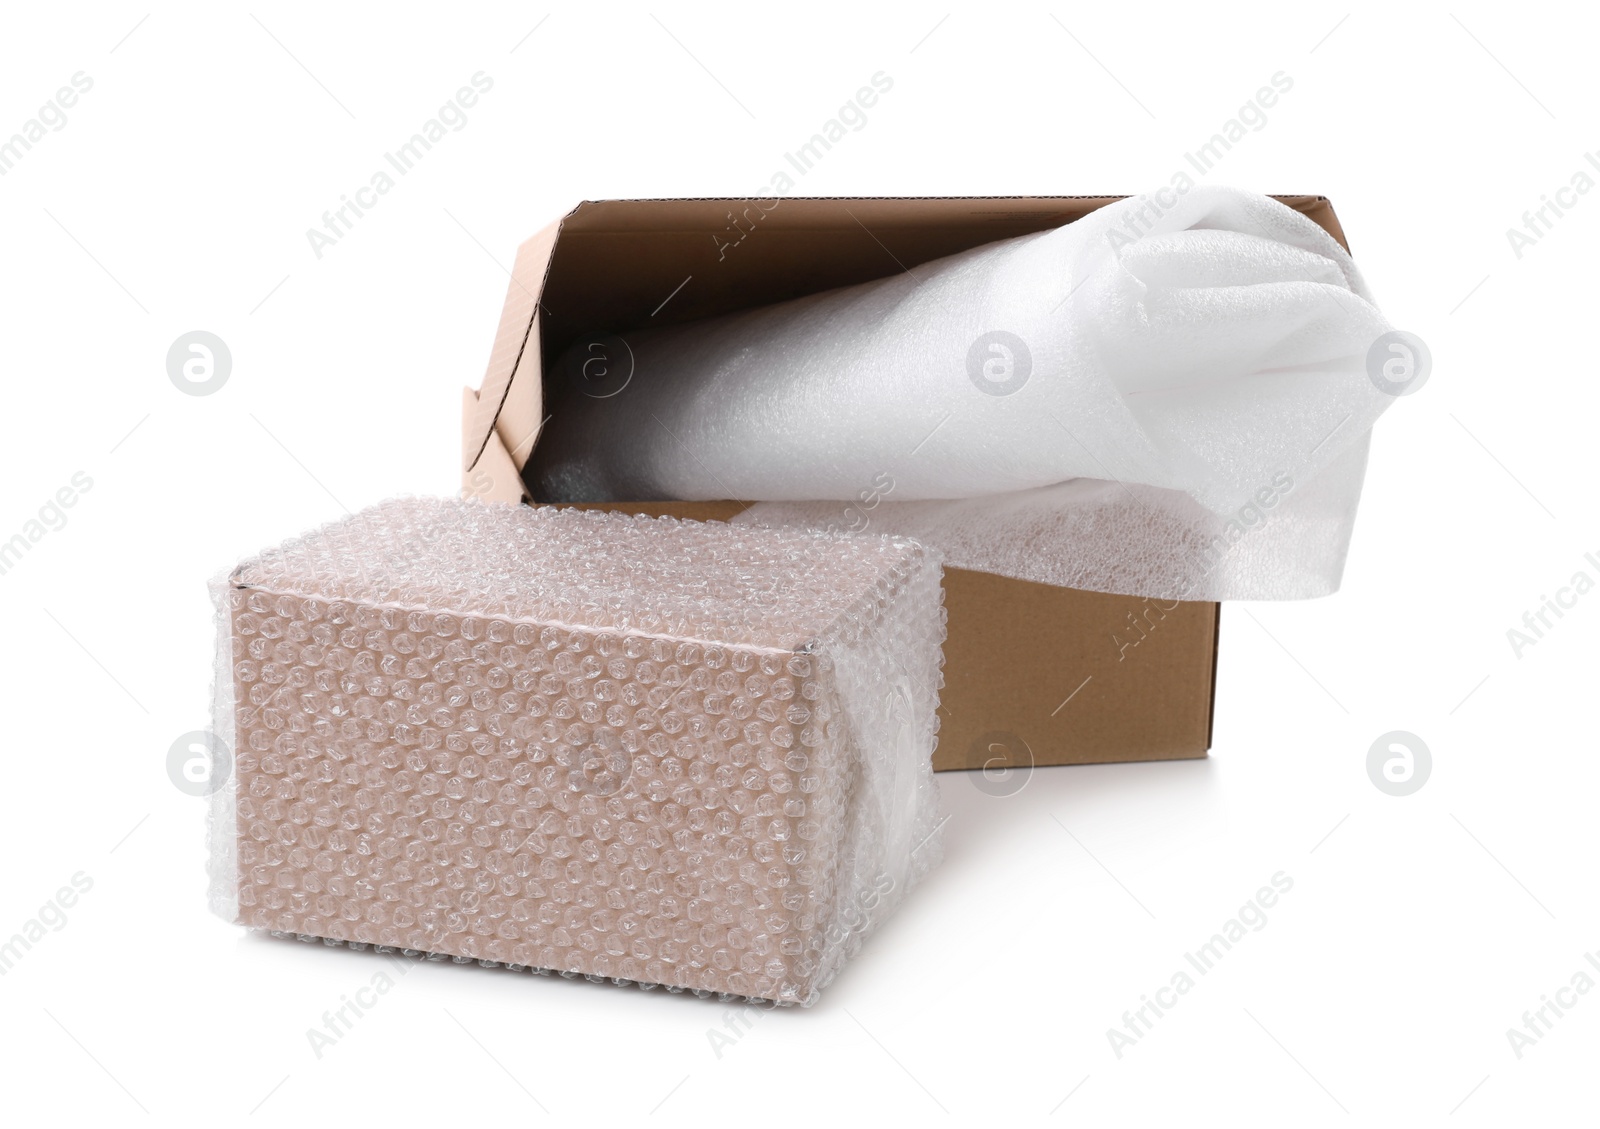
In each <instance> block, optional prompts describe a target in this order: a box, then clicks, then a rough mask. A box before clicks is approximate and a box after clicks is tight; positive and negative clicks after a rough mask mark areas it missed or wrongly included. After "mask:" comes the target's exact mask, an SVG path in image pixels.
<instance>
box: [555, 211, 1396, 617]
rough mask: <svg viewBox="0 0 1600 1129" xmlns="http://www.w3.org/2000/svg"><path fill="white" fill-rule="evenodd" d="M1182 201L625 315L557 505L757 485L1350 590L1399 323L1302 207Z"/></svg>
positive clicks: (1116, 555)
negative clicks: (668, 316)
mask: <svg viewBox="0 0 1600 1129" xmlns="http://www.w3.org/2000/svg"><path fill="white" fill-rule="evenodd" d="M1161 200H1162V202H1165V203H1170V204H1172V205H1173V206H1170V207H1166V208H1165V209H1163V207H1162V204H1161V203H1158V202H1157V201H1156V199H1155V198H1151V197H1135V198H1130V199H1127V200H1123V201H1120V202H1118V203H1115V204H1112V205H1109V206H1107V207H1104V208H1101V209H1099V210H1097V211H1095V212H1093V213H1091V214H1089V215H1088V216H1086V217H1084V218H1083V219H1080V220H1078V221H1077V222H1075V223H1072V224H1069V225H1067V226H1065V227H1061V228H1058V229H1055V230H1051V231H1046V232H1041V233H1038V234H1034V235H1027V236H1023V237H1020V238H1016V239H1008V240H1004V241H1002V242H998V243H992V244H989V245H987V246H982V247H977V248H974V249H972V250H970V251H965V252H962V253H961V254H957V255H952V256H950V257H949V258H945V259H940V260H937V261H934V262H929V263H924V264H921V265H919V266H916V267H914V268H912V269H909V270H904V271H900V272H897V273H896V274H894V275H893V276H890V277H887V278H883V279H880V280H878V281H875V282H870V283H865V284H862V285H859V286H852V287H847V288H844V289H839V290H833V291H828V292H825V293H821V294H815V295H810V296H807V297H804V298H799V299H796V300H793V301H789V302H784V303H781V304H779V305H773V306H767V307H762V308H757V309H751V310H746V311H743V312H739V313H734V314H730V315H726V316H723V317H718V318H714V319H708V320H705V321H701V322H696V323H691V324H685V325H680V326H674V327H669V328H663V329H657V330H642V331H637V332H631V333H627V334H624V335H623V340H624V341H625V342H626V351H627V353H628V354H630V360H631V366H632V368H631V372H632V375H631V378H630V379H629V380H628V381H627V384H626V385H625V386H624V387H622V388H621V389H620V390H615V389H605V390H604V393H603V394H599V393H597V392H596V391H595V390H593V389H592V388H590V387H588V386H586V385H585V384H584V381H583V378H582V376H581V375H580V374H581V371H582V364H583V357H582V355H581V354H576V355H569V356H568V357H567V358H563V360H562V362H561V363H559V364H557V365H556V366H555V369H556V372H555V373H553V374H552V378H551V398H552V403H551V412H552V419H551V420H550V422H549V423H548V424H547V425H546V427H545V429H544V433H543V435H542V437H541V439H540V442H539V445H538V447H537V448H536V450H535V454H534V461H533V464H532V466H531V467H530V468H529V480H530V482H531V483H532V485H533V488H534V491H535V494H536V496H537V497H539V498H540V499H541V500H547V501H572V502H580V501H616V500H622V501H649V500H665V499H676V500H688V501H694V500H716V499H739V500H746V501H755V502H758V503H760V504H758V505H756V506H754V507H753V508H752V509H750V510H748V511H747V512H746V513H745V514H743V515H741V517H740V519H739V520H741V521H747V522H755V523H758V524H806V525H812V526H820V527H825V528H835V529H867V528H870V529H872V530H873V531H875V532H880V533H894V534H900V535H909V536H912V537H916V538H918V539H921V540H924V541H926V542H928V543H930V544H932V545H934V546H936V547H938V548H939V549H940V550H941V551H942V552H943V553H944V555H945V558H946V563H947V565H950V566H953V567H960V568H967V569H976V570H980V571H986V572H995V573H999V574H1002V575H1005V576H1012V577H1018V578H1021V579H1025V580H1034V581H1040V582H1043V583H1048V584H1057V585H1066V586H1070V587H1076V588H1085V589H1091V590H1097V591H1107V592H1121V593H1128V594H1133V595H1140V596H1149V597H1154V598H1160V599H1191V600H1220V599H1295V598H1302V597H1308V596H1318V595H1323V594H1325V593H1328V592H1331V591H1333V590H1335V589H1336V588H1337V587H1338V583H1339V577H1340V574H1341V572H1342V570H1343V565H1344V558H1345V553H1346V549H1347V546H1348V544H1349V537H1350V527H1351V523H1352V521H1353V519H1354V515H1355V509H1356V503H1357V501H1358V499H1359V497H1360V492H1361V483H1362V478H1363V474H1364V471H1365V465H1366V452H1367V440H1368V434H1369V430H1370V428H1371V426H1372V424H1373V421H1374V420H1375V419H1376V418H1377V416H1378V415H1379V414H1380V413H1381V412H1382V411H1383V409H1384V408H1385V407H1386V406H1387V405H1388V403H1389V401H1390V400H1391V399H1392V397H1391V396H1390V395H1388V394H1386V393H1385V392H1383V391H1381V390H1380V389H1379V388H1378V386H1377V385H1376V384H1375V383H1374V382H1373V381H1372V380H1371V379H1369V378H1368V374H1367V353H1368V349H1369V347H1371V346H1372V344H1373V342H1374V340H1375V339H1376V338H1378V337H1379V336H1380V335H1381V334H1383V333H1385V332H1387V331H1389V330H1390V328H1391V327H1390V325H1389V324H1388V322H1386V321H1385V320H1384V318H1383V315H1382V314H1381V313H1380V312H1379V311H1378V309H1377V308H1376V306H1375V305H1374V304H1373V301H1372V296H1371V294H1370V292H1369V291H1368V289H1367V286H1366V284H1365V283H1364V282H1363V281H1362V278H1361V275H1360V272H1359V271H1357V269H1356V267H1355V264H1354V263H1353V262H1352V261H1351V259H1350V256H1349V255H1348V254H1346V253H1345V251H1344V250H1343V249H1342V248H1341V247H1339V245H1338V244H1337V243H1336V242H1335V241H1334V240H1333V238H1332V237H1330V236H1329V235H1328V234H1327V233H1326V232H1325V231H1323V230H1322V229H1321V228H1320V227H1318V226H1317V225H1316V224H1314V223H1313V222H1312V221H1311V220H1309V219H1307V218H1306V217H1305V216H1303V215H1301V214H1299V213H1298V212H1295V211H1294V210H1292V209H1290V208H1288V207H1287V206H1285V205H1283V204H1281V203H1278V202H1277V201H1275V200H1272V199H1269V198H1267V197H1265V196H1258V195H1255V194H1253V193H1246V192H1242V191H1238V190H1234V189H1226V188H1220V187H1211V186H1206V187H1199V188H1195V189H1192V190H1191V191H1189V192H1188V193H1186V194H1183V195H1177V196H1176V197H1175V200H1174V195H1173V194H1163V196H1162V198H1161ZM587 347H588V346H586V345H585V343H583V342H580V343H579V345H578V346H577V347H575V353H576V350H582V349H585V348H587Z"/></svg>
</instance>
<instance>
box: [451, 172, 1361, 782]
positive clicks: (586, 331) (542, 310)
mask: <svg viewBox="0 0 1600 1129" xmlns="http://www.w3.org/2000/svg"><path fill="white" fill-rule="evenodd" d="M1118 199H1122V197H1117V196H1028V197H961V198H927V197H903V198H869V199H859V198H857V199H848V198H847V199H819V198H789V197H763V198H758V199H747V200H731V199H729V200H719V199H697V200H606V201H599V202H590V203H583V204H580V205H578V207H576V208H574V209H573V210H572V211H571V212H570V213H569V214H568V215H567V216H566V217H565V218H564V219H562V220H559V221H557V222H556V223H554V224H552V225H550V226H549V227H547V228H545V229H544V230H543V231H541V232H540V233H539V234H537V235H535V236H534V237H533V238H531V239H529V240H528V241H527V242H526V243H524V244H523V245H522V247H521V248H520V249H519V250H518V252H517V260H516V264H515V266H514V267H513V268H512V272H511V275H512V277H511V285H510V287H509V288H508V291H507V294H506V303H505V307H504V309H503V310H502V311H501V315H500V326H499V330H498V332H497V333H496V335H495V342H494V349H493V351H492V352H491V354H490V357H489V367H488V370H487V372H486V373H485V375H484V380H483V387H482V388H481V389H479V390H478V391H476V392H474V391H472V390H471V389H470V388H469V389H467V390H466V393H465V397H464V411H463V435H462V455H463V460H462V470H463V489H464V490H465V492H466V493H468V494H472V495H476V496H478V497H481V498H483V499H485V500H489V501H502V502H519V501H528V502H533V503H538V502H539V501H540V500H539V499H537V498H533V497H531V496H530V494H529V491H528V488H527V486H526V485H525V484H524V482H523V480H522V473H521V472H522V469H523V467H525V466H526V465H527V463H528V460H529V457H530V455H531V454H532V451H533V447H534V444H535V443H536V442H537V441H538V438H539V434H540V431H541V429H542V428H543V427H545V426H549V427H559V426H561V421H560V420H558V419H553V418H552V419H547V418H546V416H545V415H544V410H543V403H544V398H543V387H542V382H543V373H544V370H545V366H546V365H548V364H551V363H553V362H554V361H555V359H556V358H558V357H559V356H560V355H561V354H562V353H563V352H564V351H565V350H566V349H567V347H568V346H570V345H571V344H572V343H573V342H574V341H577V340H578V339H580V338H582V337H584V336H587V335H590V334H604V333H615V332H621V331H625V330H628V329H632V328H637V327H639V326H643V325H646V324H648V325H651V326H659V325H670V324H676V323H680V322H687V321H694V320H696V319H699V318H705V317H711V316H714V315H717V314H724V313H728V312H731V311H733V310H738V309H745V308H749V307H752V306H761V305H767V304H770V303H773V302H781V301H784V300H786V299H789V298H797V297H800V296H802V295H805V294H813V293H816V292H818V291H821V290H828V289H832V288H834V287H838V286H848V285H853V284H855V283H859V282H867V281H870V280H872V279H876V278H883V277H886V276H889V275H893V274H895V273H897V272H899V271H901V270H904V269H906V268H914V267H916V266H917V265H918V264H920V263H925V262H928V261H930V260H932V259H937V258H942V257H944V256H946V255H952V254H955V253H956V252H958V251H964V250H967V249H969V248H972V247H977V246H980V245H982V244H984V243H992V242H994V241H995V240H999V239H1009V238H1012V237H1014V236H1019V235H1027V234H1030V233H1032V232H1036V231H1043V230H1046V229H1049V228H1054V227H1060V226H1062V225H1063V224H1068V223H1071V222H1072V221H1073V220H1076V219H1079V218H1080V217H1082V216H1084V215H1087V214H1088V213H1089V212H1091V211H1093V210H1094V209H1096V208H1100V207H1104V206H1105V205H1106V204H1109V203H1112V202H1114V201H1115V200H1118ZM1277 199H1278V200H1281V201H1282V202H1283V203H1285V204H1287V205H1289V206H1290V207H1292V208H1294V209H1295V210H1297V211H1299V212H1302V213H1304V214H1305V215H1306V216H1307V217H1309V218H1310V219H1311V220H1313V221H1314V222H1316V223H1317V224H1318V225H1320V226H1321V227H1322V228H1323V229H1324V230H1326V231H1327V232H1328V233H1329V234H1331V235H1332V236H1333V237H1334V238H1335V239H1337V240H1338V241H1339V242H1340V243H1341V244H1344V242H1345V240H1344V233H1343V231H1342V230H1341V228H1340V226H1339V221H1338V219H1337V217H1336V216H1335V215H1334V212H1333V207H1332V205H1331V204H1330V203H1329V202H1328V200H1327V198H1326V197H1322V196H1279V197H1277ZM746 504H747V503H742V502H735V501H729V502H684V503H641V504H631V503H625V502H619V503H617V504H615V505H613V506H609V507H607V508H613V509H626V510H628V511H630V512H636V513H650V514H661V513H668V514H673V515H676V516H679V517H693V518H701V519H707V520H726V519H727V518H729V517H732V516H733V515H734V514H736V513H738V512H739V511H740V510H741V509H743V508H744V507H745V505H746ZM945 604H946V607H947V609H948V611H949V631H950V635H949V640H948V641H947V643H946V645H945V688H944V693H943V695H942V705H941V707H940V719H941V730H940V738H939V747H938V750H937V751H936V752H935V754H934V767H935V768H936V769H940V770H946V769H961V768H985V767H987V768H990V769H1000V768H1003V767H1013V766H1027V765H1034V764H1038V765H1048V764H1090V763H1099V762H1107V761H1134V760H1170V759H1177V758H1183V757H1203V756H1205V755H1206V752H1207V750H1208V749H1209V748H1210V747H1211V718H1212V707H1213V699H1214V694H1215V685H1216V657H1217V638H1218V627H1219V622H1220V611H1221V609H1220V606H1219V605H1217V604H1213V603H1200V602H1183V603H1164V602H1161V601H1154V600H1143V599H1139V598H1137V597H1129V596H1110V595H1105V594H1103V593H1098V592H1082V591H1078V590H1076V589H1070V588H1053V587H1050V586H1048V585H1043V584H1034V583H1031V582H1028V581H1021V580H1011V579H1008V578H1005V577H999V576H993V575H990V574H987V573H978V572H970V571H967V570H964V569H948V570H946V573H945Z"/></svg>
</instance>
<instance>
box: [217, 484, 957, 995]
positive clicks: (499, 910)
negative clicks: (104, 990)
mask: <svg viewBox="0 0 1600 1129" xmlns="http://www.w3.org/2000/svg"><path fill="white" fill-rule="evenodd" d="M939 573H940V568H939V562H938V560H937V558H936V557H935V556H934V555H933V554H932V553H931V552H930V551H929V550H928V549H926V548H925V547H924V546H922V545H920V544H918V543H917V542H914V541H910V540H907V539H903V538H892V537H880V536H846V535H830V534H817V533H808V532H800V531H793V530H766V529H755V528H747V527H736V526H729V525H722V524H719V523H701V522H693V521H679V520H675V519H672V518H646V517H634V516H627V515H622V514H614V513H599V512H588V511H581V510H570V509H532V508H526V507H517V506H503V505H484V504H478V503H471V502H460V501H453V500H416V499H406V500H396V501H391V502H388V503H384V504H382V505H379V506H377V507H374V508H372V509H370V510H366V511H364V512H362V513H360V514H356V515H354V516H351V517H348V518H346V519H344V520H342V521H339V522H336V523H334V524H332V525H328V526H325V527H323V528H322V529H319V530H317V531H315V532H313V533H310V534H308V535H306V536H304V537H302V538H300V539H298V540H292V541H289V542H286V543H284V544H283V545H281V546H279V547H278V548H275V549H271V550H268V551H266V552H264V553H262V554H261V555H260V556H258V557H256V558H254V559H252V560H249V561H247V562H245V563H243V564H241V565H240V566H239V567H238V568H236V569H234V570H233V571H232V572H231V573H228V574H226V575H225V576H223V577H220V578H218V580H217V581H215V582H214V584H213V595H214V598H215V602H216V606H217V617H218V635H219V648H218V665H217V678H216V686H215V727H216V733H217V736H218V737H220V738H221V741H222V742H223V744H224V745H225V746H226V747H227V748H231V749H232V750H233V751H234V760H235V768H234V772H233V773H232V774H231V775H230V777H229V778H228V780H227V782H226V783H225V785H224V786H223V787H221V788H220V789H219V790H218V791H217V792H216V793H215V795H214V798H213V809H212V813H211V826H210V836H211V862H210V869H211V902H212V908H213V909H214V910H215V911H216V912H217V913H219V914H220V915H221V916H223V917H224V918H225V919H227V920H229V921H234V922H237V923H239V924H242V925H246V926H250V927H254V928H258V929H263V930H269V931H273V932H275V933H282V934H292V935H297V936H300V937H302V938H308V939H309V938H322V939H325V940H328V941H330V942H343V943H347V944H351V945H357V946H366V945H375V946H389V947H393V948H397V949H404V950H411V951H415V952H424V953H429V954H442V955H447V956H450V957H454V958H455V959H457V960H458V961H472V960H475V961H479V962H483V963H486V964H500V965H505V966H508V967H512V968H527V969H534V970H538V971H554V972H560V973H563V974H566V975H569V976H570V975H584V976H587V977H589V978H590V979H595V980H599V979H610V980H614V981H617V982H633V983H638V984H642V985H665V986H667V987H668V988H671V989H676V990H691V991H695V992H698V993H721V994H727V995H736V996H745V997H750V998H757V999H767V1000H775V1001H779V1002H783V1003H799V1004H809V1003H812V1002H814V1001H815V1000H816V998H817V993H818V991H819V990H820V989H821V988H822V987H823V986H824V985H825V984H827V982H828V981H829V980H831V979H832V978H833V977H834V976H835V975H836V974H837V973H838V971H839V969H840V967H841V966H842V964H843V963H844V961H845V960H847V959H848V958H849V957H850V955H851V954H852V953H853V952H854V951H855V950H856V949H857V948H858V947H859V945H860V943H861V941H862V939H863V937H864V936H865V935H866V934H867V933H868V932H870V931H871V930H873V929H874V928H875V927H876V926H877V925H878V924H879V923H880V922H882V921H883V920H884V919H885V917H887V915H888V914H890V913H891V912H892V911H893V909H894V908H895V907H896V905H898V903H899V902H900V900H901V899H902V898H903V897H904V895H905V894H906V892H907V891H908V890H909V889H910V888H911V887H912V886H913V885H915V883H916V882H917V881H918V880H919V879H920V878H921V877H922V876H923V875H924V874H925V873H926V872H927V870H928V869H929V867H931V866H932V865H933V864H934V863H935V862H936V861H937V860H938V857H939V853H940V846H939V841H938V834H937V829H938V822H939V820H938V812H937V808H938V795H937V791H936V785H935V783H934V780H933V774H932V766H931V761H930V758H931V753H932V750H933V745H934V741H935V735H936V729H937V725H938V722H937V716H936V712H935V711H936V709H937V705H938V692H939V688H940V686H941V681H942V680H941V664H942V657H941V643H942V641H943V638H944V612H943V607H942V603H941V594H940V585H939Z"/></svg>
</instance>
